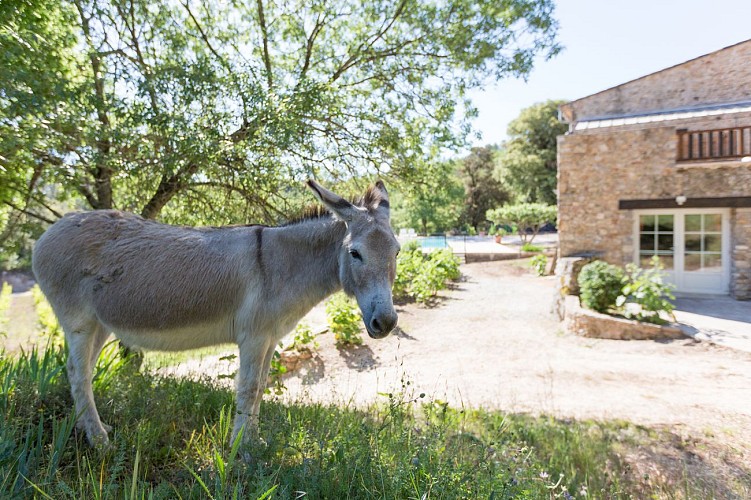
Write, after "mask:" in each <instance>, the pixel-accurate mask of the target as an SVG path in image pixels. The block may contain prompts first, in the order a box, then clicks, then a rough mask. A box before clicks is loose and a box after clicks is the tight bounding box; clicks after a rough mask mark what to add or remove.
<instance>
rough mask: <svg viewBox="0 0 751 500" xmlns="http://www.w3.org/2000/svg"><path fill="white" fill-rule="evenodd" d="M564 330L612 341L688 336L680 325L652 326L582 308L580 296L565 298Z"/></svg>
mask: <svg viewBox="0 0 751 500" xmlns="http://www.w3.org/2000/svg"><path fill="white" fill-rule="evenodd" d="M565 304H566V312H565V317H564V320H563V329H564V330H565V331H566V332H567V333H571V334H574V335H581V336H583V337H593V338H598V339H612V340H656V339H665V338H668V339H679V338H682V337H685V334H684V333H683V330H681V329H680V328H679V327H678V326H677V325H672V324H671V325H652V324H650V323H643V322H640V321H632V320H628V319H625V318H617V317H615V316H610V315H607V314H601V313H598V312H595V311H590V310H589V309H585V308H583V307H581V305H580V304H579V297H577V296H576V295H567V296H566V303H565Z"/></svg>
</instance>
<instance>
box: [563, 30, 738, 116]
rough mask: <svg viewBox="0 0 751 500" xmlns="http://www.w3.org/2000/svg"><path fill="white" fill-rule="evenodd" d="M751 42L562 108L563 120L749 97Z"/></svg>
mask: <svg viewBox="0 0 751 500" xmlns="http://www.w3.org/2000/svg"><path fill="white" fill-rule="evenodd" d="M749 61H751V40H747V41H745V42H741V43H739V44H736V45H733V46H730V47H727V48H725V49H721V50H718V51H716V52H712V53H710V54H707V55H705V56H702V57H698V58H696V59H693V60H691V61H688V62H685V63H683V64H679V65H677V66H673V67H671V68H667V69H665V70H662V71H659V72H657V73H653V74H651V75H647V76H644V77H642V78H638V79H636V80H633V81H630V82H627V83H624V84H622V85H619V86H617V87H613V88H611V89H608V90H605V91H603V92H599V93H597V94H594V95H591V96H588V97H584V98H582V99H579V100H577V101H573V102H571V103H568V104H566V105H564V106H562V107H561V111H562V112H563V115H564V116H565V117H566V121H568V122H574V121H578V120H583V119H587V118H592V117H602V116H611V115H616V116H617V115H624V114H637V113H643V112H648V111H651V110H665V109H676V108H684V107H694V106H698V105H706V104H719V103H728V102H739V101H746V100H751V64H749Z"/></svg>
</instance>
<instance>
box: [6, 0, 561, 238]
mask: <svg viewBox="0 0 751 500" xmlns="http://www.w3.org/2000/svg"><path fill="white" fill-rule="evenodd" d="M553 8H554V6H553V2H552V1H551V0H540V1H536V2H529V1H526V0H510V1H509V2H506V3H504V4H503V5H499V4H498V3H497V2H495V1H494V0H479V1H473V2H469V1H468V0H446V1H443V2H439V3H429V4H426V3H423V2H416V1H407V2H403V3H400V4H399V5H395V4H393V3H392V2H386V1H382V0H376V1H373V0H367V1H365V0H356V1H351V0H346V1H344V0H336V1H331V2H301V1H292V2H263V1H259V2H198V3H195V2H157V3H154V2H152V1H147V0H133V1H131V2H127V3H126V4H124V3H123V2H119V1H115V0H102V1H97V2H79V1H77V2H69V1H65V0H24V1H19V0H9V1H4V2H2V3H0V47H2V50H0V67H2V68H3V71H2V72H0V205H3V207H10V208H12V210H13V212H14V213H15V214H23V215H22V217H23V218H27V216H28V215H27V214H32V215H31V216H32V217H35V218H37V219H39V220H42V221H45V222H47V223H48V222H51V221H54V220H55V219H57V218H58V217H59V216H60V214H61V212H62V210H61V207H60V206H59V203H64V204H65V206H66V207H79V208H94V209H103V208H112V207H118V208H121V209H126V210H130V211H135V212H138V213H141V214H142V215H144V216H145V217H149V218H155V217H157V216H163V217H164V218H165V219H167V220H169V221H173V222H183V223H195V222H196V219H199V220H200V222H202V223H212V224H217V223H228V222H247V221H248V220H255V221H267V222H274V221H276V220H278V219H279V218H280V214H281V213H285V212H287V211H288V208H289V205H290V201H289V200H290V199H292V200H296V198H297V195H298V194H299V193H300V192H301V188H300V187H297V186H299V184H300V183H299V180H300V179H302V178H306V177H310V176H314V177H327V178H331V179H334V180H335V179H338V178H352V177H362V176H363V174H365V173H367V174H374V173H375V172H376V171H378V170H379V169H381V168H384V169H385V170H386V171H389V172H390V174H391V175H393V176H394V177H396V178H406V179H407V180H408V181H409V176H410V174H411V173H413V171H414V170H415V167H414V165H415V164H416V163H419V162H421V161H424V160H425V159H426V158H431V157H435V156H437V155H438V152H439V151H442V150H444V149H445V148H454V147H456V146H459V145H461V144H463V143H464V140H465V138H466V137H467V135H468V134H469V132H470V130H471V126H470V121H471V118H472V117H473V116H474V115H475V114H476V110H475V109H474V108H473V106H472V103H471V102H470V100H469V99H468V98H467V95H468V91H469V90H470V89H472V88H477V87H480V86H482V85H483V84H484V83H485V82H486V81H488V79H493V80H496V79H498V78H501V77H503V76H508V75H513V76H524V75H526V74H528V73H529V72H530V70H531V69H532V65H533V62H534V61H535V60H536V57H537V56H544V57H552V56H553V55H555V54H556V53H557V52H558V51H559V46H558V44H557V42H556V35H557V28H558V26H557V23H556V21H555V19H554V18H553ZM292 184H294V185H295V186H296V187H295V188H290V187H289V186H290V185H292ZM0 225H2V226H3V227H0V235H3V232H4V231H3V230H4V229H5V227H4V226H5V224H4V223H3V224H0ZM19 228H20V226H19V225H13V230H14V231H22V229H19ZM6 241H7V239H6V238H2V243H3V244H4V243H5V242H6Z"/></svg>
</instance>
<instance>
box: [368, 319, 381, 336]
mask: <svg viewBox="0 0 751 500" xmlns="http://www.w3.org/2000/svg"><path fill="white" fill-rule="evenodd" d="M370 329H371V330H372V331H373V332H374V333H381V324H380V323H379V322H378V319H376V318H373V319H371V320H370Z"/></svg>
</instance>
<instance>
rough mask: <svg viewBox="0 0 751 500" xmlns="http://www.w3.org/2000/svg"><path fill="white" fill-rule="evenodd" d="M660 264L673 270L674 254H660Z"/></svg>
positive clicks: (668, 269) (667, 269) (666, 268)
mask: <svg viewBox="0 0 751 500" xmlns="http://www.w3.org/2000/svg"><path fill="white" fill-rule="evenodd" d="M660 264H662V268H663V269H665V270H666V271H672V270H673V256H672V255H660Z"/></svg>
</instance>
